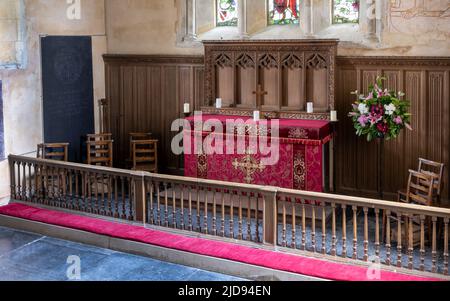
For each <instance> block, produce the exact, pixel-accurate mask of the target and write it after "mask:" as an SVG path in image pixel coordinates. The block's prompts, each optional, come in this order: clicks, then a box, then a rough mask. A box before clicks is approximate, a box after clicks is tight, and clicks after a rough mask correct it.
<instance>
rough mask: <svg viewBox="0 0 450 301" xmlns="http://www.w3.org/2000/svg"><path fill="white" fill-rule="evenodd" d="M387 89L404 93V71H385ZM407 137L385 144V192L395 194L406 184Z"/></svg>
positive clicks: (403, 136)
mask: <svg viewBox="0 0 450 301" xmlns="http://www.w3.org/2000/svg"><path fill="white" fill-rule="evenodd" d="M383 77H385V78H386V81H385V87H386V88H387V89H388V90H389V91H404V89H403V87H404V85H403V71H402V70H399V69H384V70H383ZM404 144H405V135H404V132H403V133H401V134H400V136H399V137H398V138H397V139H394V140H390V141H385V143H384V181H383V182H384V183H383V185H384V190H385V191H389V192H393V191H396V190H398V187H401V186H402V185H403V183H404V182H405V179H406V177H407V176H408V171H407V170H404V169H403V167H404V166H405V162H404V161H405V149H404V147H403V146H404Z"/></svg>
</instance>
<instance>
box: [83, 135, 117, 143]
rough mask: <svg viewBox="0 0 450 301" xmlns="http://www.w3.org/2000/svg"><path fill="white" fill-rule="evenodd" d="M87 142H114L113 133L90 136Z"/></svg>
mask: <svg viewBox="0 0 450 301" xmlns="http://www.w3.org/2000/svg"><path fill="white" fill-rule="evenodd" d="M86 137H87V141H88V142H89V141H90V142H93V141H112V134H111V133H103V134H88V135H86Z"/></svg>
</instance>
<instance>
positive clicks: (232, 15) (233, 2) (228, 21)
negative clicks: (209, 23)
mask: <svg viewBox="0 0 450 301" xmlns="http://www.w3.org/2000/svg"><path fill="white" fill-rule="evenodd" d="M216 23H217V26H237V24H238V13H237V0H217V22H216Z"/></svg>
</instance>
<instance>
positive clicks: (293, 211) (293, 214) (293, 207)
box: [291, 199, 297, 249]
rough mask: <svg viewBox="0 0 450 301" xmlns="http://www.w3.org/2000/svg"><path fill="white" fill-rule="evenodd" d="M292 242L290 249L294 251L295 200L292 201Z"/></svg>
mask: <svg viewBox="0 0 450 301" xmlns="http://www.w3.org/2000/svg"><path fill="white" fill-rule="evenodd" d="M291 204H292V213H291V214H292V241H291V248H293V249H296V248H297V238H296V235H297V229H296V227H297V223H296V212H295V199H293V201H292V203H291Z"/></svg>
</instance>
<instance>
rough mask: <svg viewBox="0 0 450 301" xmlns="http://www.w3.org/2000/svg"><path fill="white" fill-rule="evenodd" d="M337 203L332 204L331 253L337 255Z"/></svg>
mask: <svg viewBox="0 0 450 301" xmlns="http://www.w3.org/2000/svg"><path fill="white" fill-rule="evenodd" d="M336 239H337V236H336V204H335V203H332V204H331V255H332V256H336V255H337V252H336Z"/></svg>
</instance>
